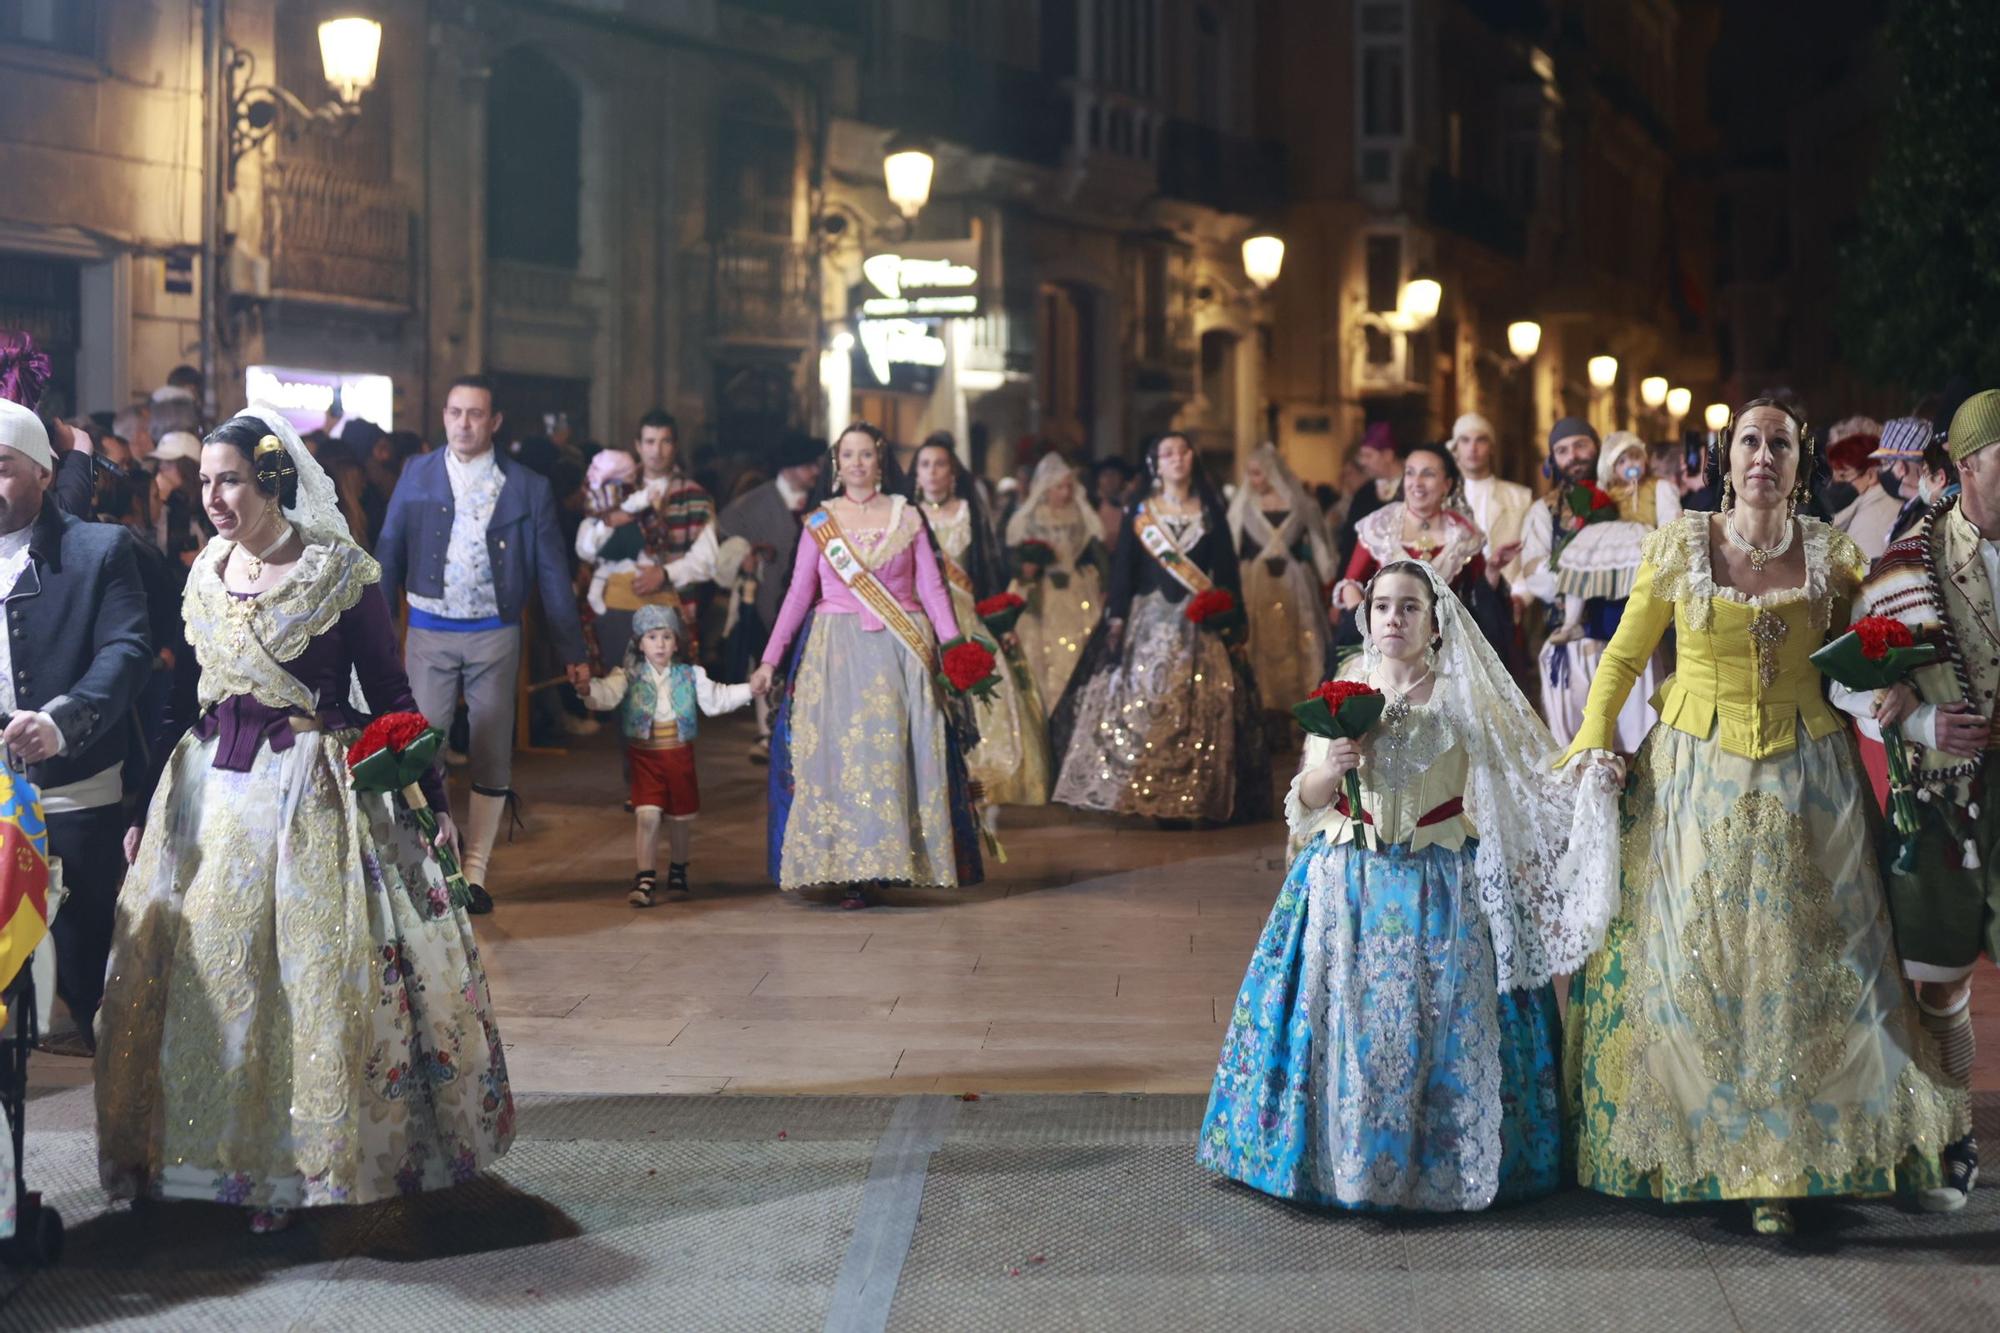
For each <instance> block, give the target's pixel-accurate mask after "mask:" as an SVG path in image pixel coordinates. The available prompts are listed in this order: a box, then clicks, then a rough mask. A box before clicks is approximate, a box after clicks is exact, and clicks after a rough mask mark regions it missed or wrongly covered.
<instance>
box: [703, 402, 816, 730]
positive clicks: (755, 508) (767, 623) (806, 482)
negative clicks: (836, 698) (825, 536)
mask: <svg viewBox="0 0 2000 1333" xmlns="http://www.w3.org/2000/svg"><path fill="white" fill-rule="evenodd" d="M825 458H826V450H825V449H824V448H823V447H822V446H821V444H820V443H819V441H817V440H815V439H813V438H812V437H811V436H810V435H806V434H804V433H802V432H794V433H792V434H789V435H787V436H785V437H784V438H783V439H782V440H780V441H779V442H778V452H777V458H776V460H775V461H776V462H777V465H778V475H777V476H775V477H773V478H772V479H771V480H770V481H767V482H765V483H764V484H763V485H761V486H757V487H754V488H752V489H751V490H749V491H747V492H745V493H744V494H743V495H741V496H738V497H737V499H736V500H735V501H734V502H733V503H731V504H730V506H729V507H728V508H727V509H724V510H723V511H722V514H721V516H720V517H718V518H717V519H716V521H715V526H716V531H717V532H718V533H719V534H720V535H721V536H723V537H725V538H728V537H740V538H742V539H743V540H745V541H747V542H749V543H750V546H751V549H752V550H753V551H754V552H755V553H756V557H757V559H756V568H757V595H756V597H755V598H754V599H752V600H751V602H750V604H749V606H747V607H745V608H744V609H745V610H747V611H754V614H755V615H756V617H757V619H758V621H759V622H761V624H762V626H763V630H762V635H760V636H759V642H758V647H757V651H759V652H761V651H762V648H763V643H762V637H763V636H768V635H769V634H770V632H771V626H772V625H774V624H776V623H777V620H778V607H779V604H780V603H782V602H783V601H784V600H785V588H786V587H787V585H789V584H790V582H791V575H792V557H793V555H794V554H795V553H796V552H797V550H798V545H799V530H800V527H801V525H802V524H803V523H804V522H805V516H806V513H807V512H808V511H809V510H811V508H812V502H813V492H814V490H815V489H816V488H817V487H818V486H819V474H820V467H821V465H822V463H823V462H824V460H825ZM755 660H756V659H755V655H754V654H753V655H752V658H751V661H752V664H753V665H754V663H755ZM750 757H751V758H752V759H753V760H755V761H757V762H759V763H768V762H769V761H770V758H771V699H770V696H768V695H762V696H759V697H758V699H757V744H756V746H755V747H754V748H753V749H752V750H751V752H750Z"/></svg>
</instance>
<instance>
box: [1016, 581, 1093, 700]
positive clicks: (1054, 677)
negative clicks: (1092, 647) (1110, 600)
mask: <svg viewBox="0 0 2000 1333" xmlns="http://www.w3.org/2000/svg"><path fill="white" fill-rule="evenodd" d="M1058 585H1060V586H1058ZM1025 592H1026V594H1027V598H1028V605H1027V607H1026V609H1024V610H1023V611H1022V612H1021V618H1020V619H1019V620H1018V621H1016V622H1015V624H1014V632H1015V634H1017V635H1018V636H1019V637H1020V640H1021V652H1022V654H1023V655H1024V656H1025V657H1026V658H1027V659H1028V669H1029V670H1031V671H1033V672H1034V673H1035V688H1036V691H1037V692H1038V693H1039V694H1040V695H1041V697H1042V702H1043V704H1044V705H1045V706H1047V707H1050V708H1053V707H1055V702H1056V700H1058V699H1060V698H1062V696H1063V691H1064V690H1066V689H1068V688H1069V678H1070V676H1071V675H1072V674H1074V673H1075V671H1076V664H1077V660H1078V658H1080V657H1081V656H1082V655H1083V645H1084V643H1085V642H1086V641H1087V640H1088V639H1089V638H1090V632H1091V631H1092V630H1094V629H1096V628H1097V622H1098V621H1099V620H1100V619H1101V618H1102V617H1103V615H1104V586H1103V581H1102V580H1101V579H1099V578H1098V576H1097V567H1096V566H1095V565H1085V566H1083V567H1082V568H1080V569H1074V570H1060V569H1051V570H1049V571H1047V572H1046V573H1044V574H1043V575H1042V577H1041V578H1039V579H1037V580H1035V583H1034V585H1033V586H1032V587H1030V588H1027V589H1025Z"/></svg>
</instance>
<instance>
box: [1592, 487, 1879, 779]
mask: <svg viewBox="0 0 2000 1333" xmlns="http://www.w3.org/2000/svg"><path fill="white" fill-rule="evenodd" d="M1799 524H1800V529H1801V533H1800V540H1801V541H1803V542H1804V544H1805V557H1806V581H1805V583H1804V584H1803V585H1801V586H1800V587H1797V588H1790V589H1782V590H1779V591H1775V592H1770V593H1765V594H1763V595H1761V596H1757V597H1745V596H1743V595H1742V594H1740V593H1737V592H1735V591H1734V590H1733V589H1728V588H1722V587H1718V586H1717V585H1716V583H1715V579H1714V574H1713V571H1712V569H1711V565H1710V554H1709V545H1708V515H1707V514H1705V513H1697V512H1690V513H1688V514H1685V515H1683V516H1682V517H1681V518H1680V519H1679V520H1678V521H1677V522H1674V523H1671V524H1669V525H1668V526H1666V527H1664V528H1662V529H1660V530H1659V531H1658V532H1655V533H1654V534H1653V535H1652V536H1651V537H1648V538H1647V539H1646V544H1645V548H1644V556H1643V558H1642V560H1641V563H1640V566H1639V574H1638V577H1637V579H1636V580H1635V581H1634V583H1633V586H1632V596H1631V600H1629V601H1628V602H1627V603H1626V604H1625V614H1624V618H1623V619H1622V620H1621V621H1620V622H1619V625H1618V632H1617V633H1616V634H1615V635H1614V636H1613V637H1612V640H1611V643H1610V644H1609V646H1607V647H1606V648H1605V650H1604V657H1603V659H1602V660H1601V661H1600V662H1599V663H1598V667H1597V675H1596V677H1595V678H1594V679H1593V680H1592V682H1591V686H1590V700H1589V702H1588V703H1587V704H1586V705H1585V707H1584V719H1583V725H1582V727H1581V728H1579V729H1578V731H1577V734H1576V739H1575V740H1574V741H1573V742H1572V743H1571V744H1570V747H1569V750H1568V752H1567V753H1566V754H1564V756H1563V759H1562V762H1565V763H1567V762H1568V761H1569V759H1570V758H1572V757H1573V756H1575V755H1576V754H1578V753H1580V752H1582V751H1584V750H1611V749H1615V748H1616V747H1617V734H1618V728H1617V724H1618V712H1619V710H1620V709H1621V708H1622V707H1624V704H1625V696H1626V695H1627V694H1629V693H1631V690H1632V685H1633V682H1635V681H1636V680H1637V679H1638V678H1639V675H1640V673H1641V672H1642V671H1643V670H1644V668H1645V664H1646V663H1647V662H1648V661H1650V660H1651V658H1652V656H1653V651H1654V649H1656V648H1657V647H1658V646H1659V643H1660V639H1661V638H1662V637H1663V636H1664V635H1665V634H1666V631H1667V626H1668V625H1672V626H1673V627H1674V634H1675V651H1676V655H1677V661H1676V663H1675V670H1674V674H1673V675H1672V676H1670V677H1668V678H1667V682H1666V683H1665V684H1664V685H1662V686H1661V687H1660V690H1659V693H1658V694H1656V695H1655V696H1654V697H1653V701H1652V702H1653V706H1654V707H1655V708H1656V709H1658V710H1659V714H1660V724H1661V725H1662V726H1669V727H1672V728H1674V729H1675V730H1677V731H1681V732H1685V733H1686V734H1688V735H1690V736H1695V737H1699V738H1701V739H1703V740H1706V739H1707V738H1708V737H1710V736H1711V735H1715V736H1717V740H1718V743H1719V744H1720V745H1721V746H1722V748H1723V749H1725V750H1727V751H1729V752H1730V753H1731V754H1738V755H1742V756H1744V757H1745V758H1748V759H1762V758H1765V757H1766V756H1769V755H1774V754H1781V753H1783V752H1785V751H1787V750H1790V749H1793V748H1795V747H1796V746H1797V745H1798V729H1799V728H1800V727H1801V726H1803V727H1804V728H1805V731H1806V735H1807V736H1809V737H1811V738H1812V739H1814V740H1818V739H1820V738H1821V737H1824V736H1828V735H1831V734H1832V733H1833V732H1835V731H1838V730H1840V728H1841V727H1842V726H1844V725H1845V723H1844V721H1843V720H1842V718H1841V715H1840V714H1839V713H1838V712H1836V711H1835V710H1834V707H1833V705H1832V704H1830V703H1828V702H1827V699H1826V684H1825V680H1824V678H1823V677H1822V676H1821V675H1820V672H1819V669H1818V668H1817V667H1815V666H1814V665H1813V664H1812V655H1813V653H1815V652H1816V651H1818V650H1819V648H1820V647H1821V646H1822V645H1824V644H1825V643H1826V641H1827V638H1828V637H1829V635H1830V634H1834V633H1840V632H1844V631H1845V630H1846V628H1847V623H1848V617H1849V615H1850V613H1851V610H1852V607H1853V604H1854V597H1855V593H1856V591H1857V589H1858V588H1859V587H1860V583H1861V577H1862V575H1863V573H1864V572H1865V571H1866V569H1867V562H1866V560H1865V558H1864V557H1863V556H1862V554H1861V548H1860V547H1858V546H1856V545H1855V544H1854V542H1853V540H1852V539H1851V538H1849V537H1848V536H1847V534H1845V533H1843V532H1841V531H1839V530H1838V529H1836V528H1833V527H1830V526H1828V525H1827V524H1824V523H1820V522H1817V521H1815V520H1813V519H1800V520H1799Z"/></svg>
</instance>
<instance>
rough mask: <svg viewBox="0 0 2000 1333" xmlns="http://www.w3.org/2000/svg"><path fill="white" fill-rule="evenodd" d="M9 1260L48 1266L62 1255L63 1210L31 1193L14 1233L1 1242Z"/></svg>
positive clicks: (18, 1263)
mask: <svg viewBox="0 0 2000 1333" xmlns="http://www.w3.org/2000/svg"><path fill="white" fill-rule="evenodd" d="M0 1244H3V1245H4V1255H5V1258H6V1260H7V1262H8V1263H10V1264H13V1265H15V1266H16V1267H20V1268H48V1267H52V1266H53V1265H55V1264H56V1263H57V1262H59V1261H60V1260H61V1259H62V1250H63V1220H62V1214H61V1213H58V1212H57V1211H56V1210H55V1209H53V1208H47V1207H44V1206H43V1205H42V1196H41V1195H39V1194H30V1195H29V1196H28V1197H27V1199H26V1200H25V1201H24V1202H23V1204H22V1206H21V1210H20V1214H19V1216H18V1217H17V1218H16V1226H15V1229H14V1235H13V1236H12V1238H11V1239H9V1240H7V1241H5V1242H0Z"/></svg>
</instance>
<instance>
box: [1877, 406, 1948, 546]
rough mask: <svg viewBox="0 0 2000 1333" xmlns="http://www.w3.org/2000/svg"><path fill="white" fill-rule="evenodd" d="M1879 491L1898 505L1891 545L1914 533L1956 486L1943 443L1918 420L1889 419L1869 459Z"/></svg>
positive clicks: (1883, 425)
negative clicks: (1873, 467) (1926, 516)
mask: <svg viewBox="0 0 2000 1333" xmlns="http://www.w3.org/2000/svg"><path fill="white" fill-rule="evenodd" d="M1871 457H1872V461H1873V462H1874V464H1875V477H1876V482H1877V484H1878V485H1879V487H1880V488H1881V490H1882V491H1883V492H1884V493H1885V494H1888V495H1890V496H1893V497H1895V499H1896V500H1897V501H1899V502H1900V507H1899V508H1898V509H1897V511H1896V522H1895V525H1894V527H1893V528H1892V529H1891V531H1890V534H1889V537H1890V540H1891V541H1901V540H1902V539H1903V538H1904V537H1905V536H1907V535H1908V534H1909V533H1911V532H1913V531H1915V530H1916V527H1917V525H1918V524H1919V523H1920V522H1922V521H1923V517H1924V515H1925V514H1926V513H1927V512H1929V510H1930V507H1931V506H1932V505H1934V504H1936V503H1937V502H1938V501H1939V500H1942V499H1944V498H1945V496H1946V494H1947V492H1949V491H1951V490H1952V489H1953V488H1955V487H1956V486H1957V485H1958V469H1957V467H1956V466H1955V465H1954V464H1953V463H1952V461H1951V456H1950V452H1949V451H1948V449H1947V448H1946V445H1945V442H1944V440H1943V439H1941V438H1939V436H1938V433H1937V432H1935V431H1933V430H1932V429H1931V423H1930V422H1929V421H1927V420H1925V419H1924V418H1923V417H1920V416H1908V417H1891V418H1890V419H1889V420H1888V421H1885V422H1883V423H1882V439H1881V442H1880V444H1879V445H1878V446H1877V447H1876V450H1875V452H1874V454H1873V455H1872V456H1871Z"/></svg>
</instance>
